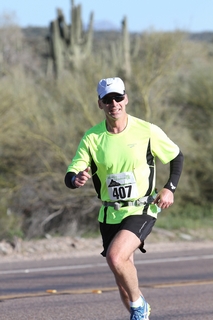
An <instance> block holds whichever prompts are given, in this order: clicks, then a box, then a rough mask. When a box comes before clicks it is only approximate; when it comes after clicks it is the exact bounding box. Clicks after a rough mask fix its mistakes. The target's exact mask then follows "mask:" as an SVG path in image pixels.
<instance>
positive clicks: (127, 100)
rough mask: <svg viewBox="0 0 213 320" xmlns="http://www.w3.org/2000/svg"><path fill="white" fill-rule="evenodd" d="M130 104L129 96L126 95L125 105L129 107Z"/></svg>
mask: <svg viewBox="0 0 213 320" xmlns="http://www.w3.org/2000/svg"><path fill="white" fill-rule="evenodd" d="M128 102H129V99H128V95H127V94H126V97H125V105H127V104H128Z"/></svg>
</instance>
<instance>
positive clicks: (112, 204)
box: [102, 196, 154, 210]
mask: <svg viewBox="0 0 213 320" xmlns="http://www.w3.org/2000/svg"><path fill="white" fill-rule="evenodd" d="M153 201H154V197H153V196H147V197H142V198H139V199H137V200H134V201H115V202H110V201H102V204H103V206H105V207H114V209H115V210H119V209H120V208H121V207H131V206H135V207H140V206H144V205H146V204H151V203H152V202H153Z"/></svg>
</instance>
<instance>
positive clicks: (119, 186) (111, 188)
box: [106, 172, 138, 201]
mask: <svg viewBox="0 0 213 320" xmlns="http://www.w3.org/2000/svg"><path fill="white" fill-rule="evenodd" d="M106 183H107V187H108V192H109V197H110V199H111V200H112V201H119V200H129V199H133V198H138V190H137V185H136V181H135V176H134V174H133V172H122V173H116V174H110V175H108V176H107V179H106Z"/></svg>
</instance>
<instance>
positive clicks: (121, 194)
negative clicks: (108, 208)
mask: <svg viewBox="0 0 213 320" xmlns="http://www.w3.org/2000/svg"><path fill="white" fill-rule="evenodd" d="M131 191H132V185H127V186H118V187H113V192H112V195H113V197H114V198H116V199H117V200H118V199H126V198H131Z"/></svg>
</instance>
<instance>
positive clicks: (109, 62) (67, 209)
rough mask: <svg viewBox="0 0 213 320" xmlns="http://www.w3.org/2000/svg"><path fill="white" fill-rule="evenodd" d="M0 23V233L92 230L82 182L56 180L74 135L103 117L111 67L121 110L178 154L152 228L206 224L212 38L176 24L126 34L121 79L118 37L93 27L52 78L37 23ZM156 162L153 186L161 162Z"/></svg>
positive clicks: (93, 205)
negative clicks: (119, 85) (159, 133)
mask: <svg viewBox="0 0 213 320" xmlns="http://www.w3.org/2000/svg"><path fill="white" fill-rule="evenodd" d="M0 22H1V21H0ZM0 24H1V26H0V101H1V103H0V159H1V161H0V239H3V238H4V239H11V238H12V237H14V236H18V237H23V238H27V239H29V238H38V237H43V236H44V235H45V234H46V233H49V234H52V235H76V234H78V235H82V234H95V233H96V232H97V228H98V222H97V214H98V209H99V205H100V202H99V200H98V199H97V198H96V195H95V192H94V190H93V187H92V184H91V182H90V183H88V184H87V186H85V187H84V188H82V189H80V190H75V191H70V190H68V189H67V188H66V187H65V185H64V181H63V179H64V175H65V172H66V169H67V166H68V164H69V163H70V161H71V159H72V157H73V155H74V152H75V150H76V147H77V145H78V142H79V140H80V138H81V136H82V134H83V133H84V132H85V130H87V129H88V128H89V127H90V126H92V125H94V124H96V123H97V122H99V121H101V120H102V119H103V114H102V113H101V111H100V110H99V109H98V107H97V96H96V85H97V82H98V80H99V79H100V78H102V77H110V76H114V75H115V76H121V77H124V78H125V80H126V83H127V93H128V96H129V105H128V107H127V108H128V112H129V113H130V114H132V115H135V116H139V117H141V118H144V119H147V120H149V121H151V122H153V123H156V124H157V125H159V126H160V127H162V128H163V129H164V130H165V131H166V133H168V135H169V136H170V137H171V138H172V139H173V140H174V141H175V142H176V143H177V144H178V145H179V146H180V147H181V149H182V151H183V153H184V155H185V165H184V171H183V175H182V177H181V180H180V183H179V187H178V190H177V192H176V194H175V200H176V201H175V204H174V206H173V207H171V209H169V210H165V211H164V212H163V213H162V214H161V216H160V217H159V221H158V226H159V227H161V228H166V229H170V230H179V229H180V230H185V231H186V230H189V229H191V230H199V228H205V227H206V228H210V227H212V225H213V219H212V214H213V206H212V190H213V179H212V177H213V166H212V162H213V152H212V141H213V126H212V124H213V103H212V101H213V91H212V87H213V67H212V65H213V55H212V53H213V44H212V42H207V41H200V40H191V39H190V37H189V35H188V34H186V33H185V34H184V33H181V32H176V33H157V32H154V31H150V32H147V33H144V34H139V35H134V34H132V35H130V39H128V43H129V44H128V45H130V48H129V51H128V63H130V65H128V77H126V75H127V73H125V72H124V70H125V68H123V69H122V68H121V65H120V63H119V64H117V63H115V62H114V61H115V60H113V56H114V54H115V53H116V52H117V54H118V53H119V48H118V47H116V44H117V46H119V45H120V43H121V42H120V41H122V40H121V39H122V35H121V34H120V33H119V32H117V33H116V32H112V33H96V34H94V40H93V47H92V54H90V55H89V56H88V57H87V59H86V61H84V62H83V63H82V64H80V65H79V66H78V69H75V68H73V69H71V70H66V69H65V70H64V71H63V73H62V74H61V76H60V79H58V80H56V79H55V77H54V74H53V72H50V70H49V67H48V59H47V57H48V54H47V51H48V50H47V49H45V48H46V42H45V39H44V37H43V36H42V37H41V36H40V33H39V30H38V29H36V30H34V31H35V33H34V34H33V29H31V30H21V29H20V28H19V27H18V26H16V25H14V24H13V23H12V22H11V21H10V22H9V23H7V21H6V22H5V21H4V19H2V23H0ZM125 27H126V25H125ZM125 30H126V29H125ZM41 32H42V35H44V34H45V30H44V29H41ZM125 32H126V31H125ZM32 34H33V36H31V35H32ZM126 36H127V35H126V33H125V39H126ZM118 40H119V41H118ZM129 40H130V42H129ZM45 50H47V51H45ZM115 50H117V51H116V52H115ZM45 52H46V53H45ZM106 52H107V55H106ZM129 59H130V60H129ZM158 168H159V170H158V171H159V175H158V181H157V185H158V188H161V187H162V185H163V184H164V182H165V180H166V179H167V177H168V166H163V165H162V164H160V163H159V164H158Z"/></svg>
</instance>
